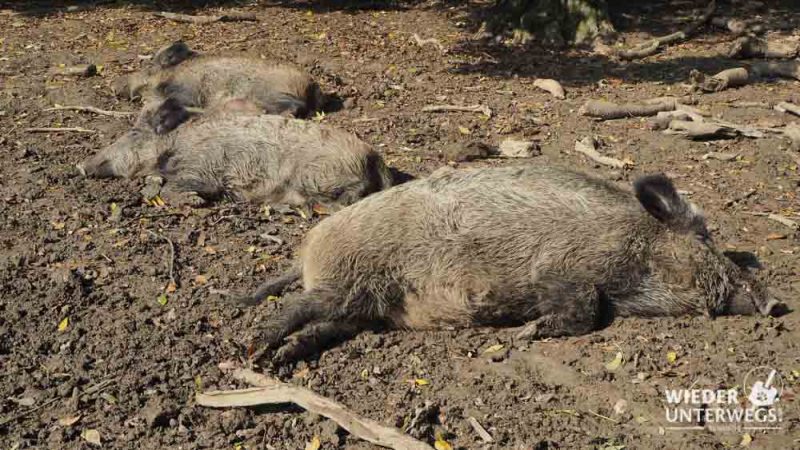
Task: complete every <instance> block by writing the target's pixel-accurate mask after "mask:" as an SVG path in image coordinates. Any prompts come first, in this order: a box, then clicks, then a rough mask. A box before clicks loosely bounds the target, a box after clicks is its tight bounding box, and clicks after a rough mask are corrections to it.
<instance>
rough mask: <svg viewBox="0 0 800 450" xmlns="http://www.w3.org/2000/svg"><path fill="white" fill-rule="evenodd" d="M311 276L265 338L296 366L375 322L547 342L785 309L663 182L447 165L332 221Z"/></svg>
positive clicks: (306, 267)
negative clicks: (654, 323)
mask: <svg viewBox="0 0 800 450" xmlns="http://www.w3.org/2000/svg"><path fill="white" fill-rule="evenodd" d="M296 266H297V268H296V269H294V270H291V271H289V272H288V273H286V274H284V275H283V276H281V277H278V278H276V279H273V280H270V281H268V282H266V283H264V284H263V285H262V286H261V287H260V288H259V289H258V291H256V292H255V293H254V294H253V295H252V296H250V297H248V298H246V299H242V300H245V301H250V302H254V301H258V300H260V299H262V298H264V297H265V296H267V295H271V294H280V291H281V290H283V289H284V288H285V287H286V286H288V285H289V284H291V283H292V282H293V281H295V280H296V279H299V278H302V283H303V287H304V291H303V292H302V293H299V294H296V296H292V295H290V296H288V297H287V298H286V304H285V306H284V308H283V310H282V311H281V312H280V313H279V314H277V315H276V316H274V317H270V318H268V319H267V320H266V321H265V323H264V325H263V329H261V330H260V331H259V334H261V337H262V338H263V339H264V341H265V343H266V344H267V345H268V346H269V347H275V346H279V345H280V344H281V343H282V341H283V339H284V338H285V337H287V336H289V335H290V334H292V333H294V334H293V335H292V336H291V337H290V338H291V339H290V342H289V343H286V344H284V345H283V346H282V347H280V348H279V349H278V351H277V353H276V354H275V356H274V361H276V362H285V361H287V360H291V359H296V358H298V357H301V356H304V355H307V354H309V352H313V351H316V350H318V348H317V347H318V346H319V345H320V343H324V342H327V341H330V340H332V339H341V338H346V337H349V336H352V335H354V334H355V333H357V332H358V331H360V330H363V329H364V328H367V327H372V326H373V325H375V324H382V325H388V326H389V327H396V328H407V329H432V328H441V327H444V326H456V327H471V326H477V325H522V324H527V325H526V327H525V328H524V329H523V332H522V333H521V335H523V336H526V337H531V338H547V337H555V336H569V335H578V334H582V333H587V332H590V331H592V330H594V329H596V328H597V327H598V324H599V318H600V317H601V311H606V312H608V311H609V310H610V311H611V312H612V314H614V315H618V316H678V315H684V314H708V315H711V316H715V315H721V314H754V313H762V314H770V313H774V312H775V311H776V310H775V309H774V308H775V307H776V305H778V304H779V303H778V302H777V301H776V300H773V299H772V298H770V297H769V295H768V294H767V291H766V289H765V287H764V286H762V285H760V284H759V282H757V281H756V280H755V278H754V275H751V274H750V273H749V272H747V271H746V270H744V269H740V268H739V267H737V266H736V265H735V264H734V263H733V262H732V261H731V260H730V259H729V258H727V257H726V256H724V255H723V254H722V253H721V252H720V251H719V250H718V249H717V248H716V247H715V246H714V244H713V242H712V241H711V239H710V237H709V234H708V232H707V230H706V226H705V220H704V218H703V216H702V215H701V213H700V212H699V211H698V209H697V208H695V207H694V206H693V205H692V204H690V203H688V202H687V201H685V200H684V199H683V198H682V197H681V196H680V195H679V194H678V193H677V192H676V190H675V188H674V187H673V184H672V182H671V181H670V180H669V179H668V178H666V177H665V176H663V175H652V176H646V177H643V178H640V179H638V180H636V182H635V183H634V192H633V193H631V192H630V191H627V190H624V189H621V188H619V187H616V186H614V185H612V184H610V183H608V182H605V181H602V180H599V179H595V178H592V177H590V176H587V175H584V174H581V173H577V172H573V171H569V170H563V169H559V168H554V167H524V168H521V167H511V168H492V169H478V170H453V169H449V170H448V169H442V170H439V171H437V172H435V173H434V174H433V175H431V176H430V177H429V178H427V179H421V180H417V181H412V182H409V183H406V184H403V185H399V186H396V187H394V188H392V189H389V190H386V191H384V192H381V193H378V194H375V195H373V196H370V197H368V198H366V199H364V200H362V201H360V202H358V203H356V204H354V205H352V206H350V207H348V208H345V209H343V210H341V211H339V212H337V213H336V214H334V215H332V216H331V217H329V218H327V219H325V220H324V221H322V222H320V223H319V224H318V225H317V226H316V227H315V228H313V229H312V230H311V231H310V232H309V233H308V235H307V236H306V238H305V241H304V243H303V245H302V247H301V249H300V252H299V258H298V261H297V265H296Z"/></svg>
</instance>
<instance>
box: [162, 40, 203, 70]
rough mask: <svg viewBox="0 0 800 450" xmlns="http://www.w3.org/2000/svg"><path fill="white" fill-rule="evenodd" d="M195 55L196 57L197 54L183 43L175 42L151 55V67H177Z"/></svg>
mask: <svg viewBox="0 0 800 450" xmlns="http://www.w3.org/2000/svg"><path fill="white" fill-rule="evenodd" d="M195 55H197V53H195V52H194V51H193V50H192V49H190V48H189V46H188V45H186V43H185V42H183V41H176V42H174V43H172V44H170V45H168V46H166V47H164V48H162V49H160V50H159V51H157V52H156V54H155V55H153V65H154V66H156V67H160V68H162V69H166V68H168V67H172V66H177V65H178V64H180V63H182V62H184V61H186V60H187V59H189V58H191V57H193V56H195Z"/></svg>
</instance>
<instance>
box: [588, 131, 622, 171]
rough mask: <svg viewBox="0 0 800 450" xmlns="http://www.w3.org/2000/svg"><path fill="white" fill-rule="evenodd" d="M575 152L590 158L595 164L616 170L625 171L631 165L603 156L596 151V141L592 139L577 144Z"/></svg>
mask: <svg viewBox="0 0 800 450" xmlns="http://www.w3.org/2000/svg"><path fill="white" fill-rule="evenodd" d="M575 151H576V152H578V153H582V154H584V155H585V156H586V157H588V158H589V159H591V160H592V161H594V162H597V163H600V164H603V165H606V166H610V167H613V168H615V169H624V168H625V167H627V166H629V165H630V164H629V163H626V162H625V161H620V160H618V159H617V158H612V157H610V156H603V155H601V154H600V153H599V152H598V151H597V150H596V149H595V144H594V140H593V139H592V138H590V137H586V138H584V139H582V140H580V141H577V142H575Z"/></svg>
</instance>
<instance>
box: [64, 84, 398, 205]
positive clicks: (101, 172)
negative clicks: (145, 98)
mask: <svg viewBox="0 0 800 450" xmlns="http://www.w3.org/2000/svg"><path fill="white" fill-rule="evenodd" d="M230 103H233V104H234V106H233V109H235V110H236V112H229V111H227V110H221V111H217V112H216V113H214V114H208V115H204V116H202V117H200V118H198V119H193V120H190V121H189V122H188V123H186V124H185V125H183V126H180V127H178V125H180V124H181V123H183V122H184V121H186V120H187V119H188V118H189V114H188V113H187V111H186V110H185V109H184V108H183V107H182V106H181V105H180V104H178V102H176V101H174V100H167V101H165V102H164V103H162V104H160V105H158V107H156V108H154V109H152V110H149V113H148V114H147V115H143V116H142V117H140V118H139V121H138V122H137V124H136V125H134V127H133V128H132V129H131V130H130V131H128V132H127V133H126V134H124V135H123V136H122V137H120V138H119V139H118V140H117V141H116V142H114V143H113V144H111V145H110V146H108V147H107V148H105V149H103V150H101V151H100V152H98V153H97V154H96V155H94V156H92V157H90V158H88V159H87V160H85V161H84V162H82V163H80V164H78V170H79V171H80V172H81V173H82V174H83V175H85V176H92V177H97V178H104V177H123V178H134V177H138V176H143V175H149V174H160V175H162V176H163V177H164V178H165V179H166V181H167V184H166V186H165V190H164V192H162V193H163V194H164V196H165V197H172V198H173V199H180V200H181V201H187V200H188V202H189V203H193V204H198V203H202V202H203V201H205V200H215V199H219V198H223V197H224V198H228V199H231V200H235V201H252V202H267V203H288V204H294V205H302V204H308V203H310V202H319V203H322V204H326V205H331V206H334V205H338V206H341V205H348V204H350V203H353V202H355V201H356V200H358V199H359V198H361V197H364V196H366V195H368V194H370V193H373V192H376V191H378V190H381V189H384V188H386V187H388V186H390V185H391V184H392V179H391V175H390V173H389V170H388V168H387V167H386V165H385V164H384V162H383V159H382V158H381V157H380V155H379V154H378V153H376V152H374V151H373V150H372V149H371V148H370V147H369V146H368V145H367V144H365V143H364V142H362V141H361V140H360V139H358V137H356V136H355V135H353V134H351V133H348V132H345V131H340V130H337V129H335V128H332V127H329V126H326V125H321V124H317V123H314V122H309V121H303V120H298V119H292V118H287V117H281V116H275V115H264V114H255V113H246V112H242V109H244V110H245V111H246V110H247V109H248V105H249V104H248V103H247V102H246V101H239V100H234V101H232V102H229V104H228V105H230ZM146 109H147V108H146ZM175 128H177V129H175ZM173 129H175V131H172V130H173ZM167 201H170V199H169V198H167Z"/></svg>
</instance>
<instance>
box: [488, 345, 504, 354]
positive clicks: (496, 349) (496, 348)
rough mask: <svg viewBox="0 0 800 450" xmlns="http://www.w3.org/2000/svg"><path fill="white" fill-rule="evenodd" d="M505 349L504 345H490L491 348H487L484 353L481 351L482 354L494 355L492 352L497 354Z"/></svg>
mask: <svg viewBox="0 0 800 450" xmlns="http://www.w3.org/2000/svg"><path fill="white" fill-rule="evenodd" d="M505 347H506V346H505V345H503V344H495V345H491V346H489V347H488V348H487V349H486V350H484V351H483V353H494V352H499V351H500V350H502V349H504V348H505Z"/></svg>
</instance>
